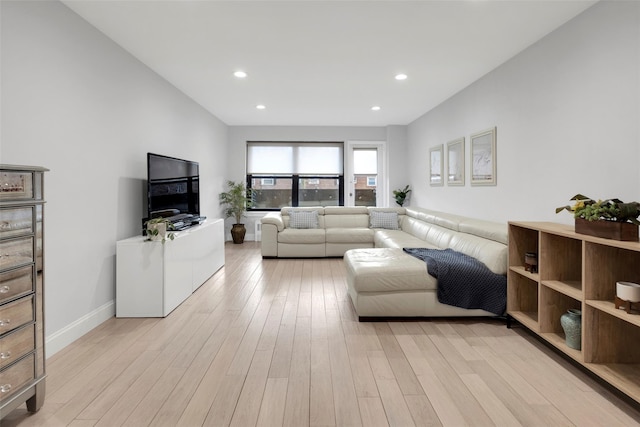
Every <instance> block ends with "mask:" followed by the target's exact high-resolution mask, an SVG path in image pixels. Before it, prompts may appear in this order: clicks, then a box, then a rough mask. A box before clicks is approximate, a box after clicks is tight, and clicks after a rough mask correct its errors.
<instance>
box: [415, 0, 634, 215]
mask: <svg viewBox="0 0 640 427" xmlns="http://www.w3.org/2000/svg"><path fill="white" fill-rule="evenodd" d="M639 117H640V3H638V2H600V3H598V4H596V5H595V6H593V7H591V8H590V9H587V10H586V11H585V12H584V13H582V14H581V15H579V16H578V17H576V18H575V19H573V20H572V21H570V22H568V23H567V24H565V25H564V26H562V27H560V28H559V29H558V30H556V31H555V32H553V33H551V34H550V35H548V36H547V37H546V38H544V39H542V40H541V41H539V42H538V43H536V44H534V45H533V46H531V47H530V48H529V49H527V50H525V51H524V52H522V53H520V54H519V55H517V56H516V57H514V58H513V59H512V60H510V61H509V62H507V63H505V64H504V65H502V66H500V67H499V68H497V69H496V70H494V71H493V72H491V73H489V74H487V75H486V76H484V77H483V78H482V79H480V80H479V81H477V82H475V83H473V84H472V85H471V86H469V87H467V88H466V89H464V90H462V91H461V92H459V93H458V94H457V95H455V96H454V97H452V98H450V99H449V100H447V101H446V102H444V103H443V104H441V105H440V106H438V107H437V108H435V109H433V110H432V111H430V112H428V113H427V114H425V115H424V116H422V117H420V118H419V119H417V120H416V121H414V122H413V123H411V124H410V125H409V127H408V140H409V142H408V153H409V156H408V157H407V161H408V165H409V170H410V173H409V174H410V179H409V181H410V183H411V184H412V187H413V188H414V192H413V194H412V196H413V198H414V199H413V202H412V204H413V205H419V206H424V207H430V208H433V209H438V210H444V211H449V212H455V213H459V214H467V215H474V216H477V217H481V218H487V219H494V220H498V221H507V220H542V221H547V220H548V221H555V222H565V223H571V222H572V221H573V218H572V217H571V215H570V214H569V213H567V212H564V213H562V214H558V215H556V214H555V208H556V207H558V206H563V205H565V204H567V203H569V199H570V198H571V197H572V196H574V195H575V194H577V193H582V194H585V195H587V196H591V197H593V198H603V199H604V198H613V197H619V198H621V199H622V200H624V201H640V168H639V167H638V164H639V160H640V125H639V123H640V120H639ZM492 126H497V155H498V160H497V168H498V170H497V178H498V185H497V186H495V187H471V186H470V185H469V177H470V174H469V164H470V162H469V160H470V158H469V135H470V134H472V133H474V132H477V131H481V130H484V129H486V128H489V127H492ZM461 136H465V137H466V144H467V145H466V153H467V163H466V165H467V171H466V172H467V175H466V186H465V187H447V186H446V185H445V186H444V187H430V186H429V185H428V174H429V164H428V150H429V147H430V146H434V145H438V144H445V145H446V143H447V142H448V141H451V140H453V139H456V138H458V137H461Z"/></svg>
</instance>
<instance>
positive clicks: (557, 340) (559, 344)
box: [540, 332, 584, 363]
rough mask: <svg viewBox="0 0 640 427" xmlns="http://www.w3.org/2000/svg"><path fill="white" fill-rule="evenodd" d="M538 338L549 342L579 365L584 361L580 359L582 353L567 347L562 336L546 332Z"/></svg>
mask: <svg viewBox="0 0 640 427" xmlns="http://www.w3.org/2000/svg"><path fill="white" fill-rule="evenodd" d="M540 336H541V337H542V338H544V339H545V340H547V341H549V342H550V343H551V344H553V345H554V346H555V347H556V348H558V349H559V350H561V351H562V352H563V353H565V354H567V355H568V356H570V357H571V358H572V359H575V360H576V361H578V362H580V363H582V362H583V360H584V359H583V357H582V351H580V350H576V349H573V348H571V347H569V346H568V345H567V344H566V342H565V339H564V334H562V335H561V334H556V333H553V332H547V333H542V334H540Z"/></svg>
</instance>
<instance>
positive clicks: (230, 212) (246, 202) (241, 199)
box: [220, 180, 253, 243]
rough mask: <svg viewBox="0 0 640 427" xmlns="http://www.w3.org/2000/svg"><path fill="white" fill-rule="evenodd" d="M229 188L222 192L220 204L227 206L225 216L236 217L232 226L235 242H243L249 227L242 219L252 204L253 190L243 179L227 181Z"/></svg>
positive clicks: (232, 235)
mask: <svg viewBox="0 0 640 427" xmlns="http://www.w3.org/2000/svg"><path fill="white" fill-rule="evenodd" d="M227 188H228V190H227V191H225V192H223V193H220V204H221V205H225V206H226V208H225V211H224V213H225V216H226V217H227V218H234V219H235V221H236V222H235V224H233V227H232V228H231V237H232V238H233V243H242V242H244V236H245V234H246V233H247V229H246V228H245V226H244V224H241V223H240V221H241V220H242V217H243V216H244V214H245V212H246V211H247V209H248V208H249V207H251V205H252V202H253V191H252V190H250V189H247V187H246V186H245V183H244V182H242V181H240V182H234V181H230V180H229V181H227Z"/></svg>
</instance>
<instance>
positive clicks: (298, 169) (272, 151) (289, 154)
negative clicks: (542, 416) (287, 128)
mask: <svg viewBox="0 0 640 427" xmlns="http://www.w3.org/2000/svg"><path fill="white" fill-rule="evenodd" d="M342 147H343V144H342V143H341V142H248V143H247V174H248V175H294V174H296V175H342V173H343V151H342V150H343V148H342Z"/></svg>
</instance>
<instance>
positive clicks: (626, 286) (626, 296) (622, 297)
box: [615, 282, 640, 313]
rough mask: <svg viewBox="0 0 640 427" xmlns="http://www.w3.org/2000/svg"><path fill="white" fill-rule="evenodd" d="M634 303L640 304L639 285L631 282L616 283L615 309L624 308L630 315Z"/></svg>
mask: <svg viewBox="0 0 640 427" xmlns="http://www.w3.org/2000/svg"><path fill="white" fill-rule="evenodd" d="M636 303H640V285H639V284H637V283H632V282H616V299H615V305H616V308H620V307H622V308H624V309H625V311H626V312H627V313H631V310H632V309H633V308H634V305H635V304H636Z"/></svg>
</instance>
